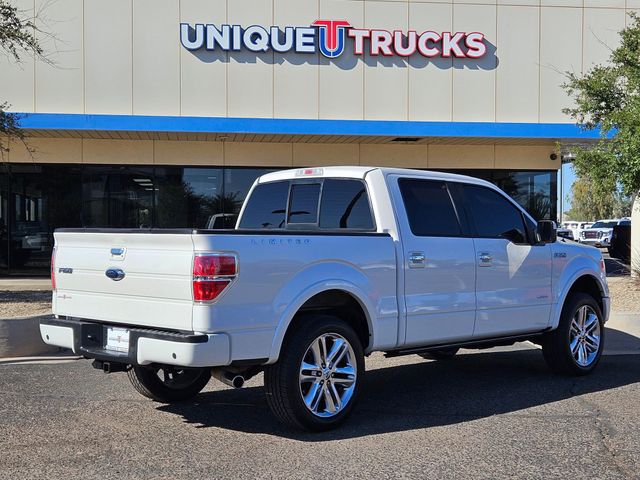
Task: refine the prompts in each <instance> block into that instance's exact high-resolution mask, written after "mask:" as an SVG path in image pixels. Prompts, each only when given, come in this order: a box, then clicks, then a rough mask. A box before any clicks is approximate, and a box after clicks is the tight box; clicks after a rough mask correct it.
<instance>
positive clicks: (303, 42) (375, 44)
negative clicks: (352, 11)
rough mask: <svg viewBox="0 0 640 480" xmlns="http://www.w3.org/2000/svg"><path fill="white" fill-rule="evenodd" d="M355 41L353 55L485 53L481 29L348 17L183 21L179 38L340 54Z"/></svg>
mask: <svg viewBox="0 0 640 480" xmlns="http://www.w3.org/2000/svg"><path fill="white" fill-rule="evenodd" d="M347 38H349V39H351V40H352V45H353V54H354V55H364V54H365V52H367V53H368V54H369V55H374V56H376V55H385V56H393V55H398V56H401V57H409V56H411V55H414V54H416V53H419V54H420V55H423V56H424V57H428V58H431V57H444V58H447V57H457V58H480V57H483V56H484V55H485V54H486V53H487V47H486V44H485V41H484V35H483V34H482V33H479V32H471V33H465V32H455V33H451V32H434V31H430V30H428V31H425V32H421V33H419V32H416V31H415V30H409V31H407V32H403V31H402V30H395V31H393V32H389V31H387V30H377V29H362V28H354V27H352V26H351V24H350V23H349V22H348V21H346V20H316V21H315V22H313V23H312V24H311V25H310V26H301V27H284V28H281V27H277V26H272V27H269V28H266V27H263V26H260V25H251V26H249V27H242V26H240V25H220V26H215V25H212V24H207V25H205V24H201V23H196V24H195V25H191V24H189V23H182V24H180V41H181V42H182V45H183V46H184V48H186V49H188V50H200V49H202V48H204V49H206V50H221V51H240V50H243V49H246V50H249V51H252V52H256V53H259V52H267V51H269V50H271V51H273V52H278V53H287V52H291V51H294V52H296V53H318V51H319V52H320V53H321V54H322V55H324V56H325V57H327V58H336V57H339V56H340V55H342V54H343V53H344V51H345V49H346V44H347Z"/></svg>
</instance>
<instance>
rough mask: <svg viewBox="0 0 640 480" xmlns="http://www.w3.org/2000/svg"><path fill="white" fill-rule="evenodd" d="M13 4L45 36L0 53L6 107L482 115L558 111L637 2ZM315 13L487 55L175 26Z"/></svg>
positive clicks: (300, 18) (141, 0)
mask: <svg viewBox="0 0 640 480" xmlns="http://www.w3.org/2000/svg"><path fill="white" fill-rule="evenodd" d="M12 2H13V3H15V4H17V5H19V7H20V8H21V9H23V10H24V12H25V14H27V15H29V14H32V12H33V11H34V9H35V10H36V11H39V12H40V14H39V15H40V17H41V20H42V22H43V23H42V28H43V29H44V30H46V31H50V32H52V33H53V34H54V36H55V38H50V37H47V36H43V35H40V39H41V41H42V44H43V46H44V48H45V50H46V51H47V52H48V54H49V58H50V60H51V61H52V62H53V65H49V64H46V63H42V62H37V63H34V62H33V60H30V59H29V58H28V56H27V57H25V59H24V63H23V64H22V65H15V64H13V63H11V62H9V61H8V59H7V58H5V56H2V57H0V92H1V96H2V98H3V99H6V100H7V101H9V102H10V103H11V104H12V105H13V107H12V108H13V110H15V111H25V112H33V111H36V112H56V113H60V112H62V113H102V114H148V115H195V116H214V117H220V116H229V117H266V118H272V117H274V118H323V119H331V118H340V119H386V120H441V121H486V122H565V121H568V119H567V118H565V117H564V116H563V114H562V113H561V109H562V107H564V106H567V105H568V99H567V97H566V95H565V93H564V92H563V90H562V89H561V87H560V84H561V83H562V81H563V77H562V73H561V72H564V71H567V70H569V71H574V72H580V71H584V70H585V69H587V68H588V67H589V66H591V65H592V64H593V63H594V62H601V61H603V60H605V59H606V58H607V56H608V54H609V52H610V50H609V49H610V48H611V47H613V46H615V44H616V42H617V37H618V35H617V32H618V31H619V30H620V29H622V28H623V27H624V25H625V21H626V16H625V11H626V10H630V9H635V8H638V7H640V0H472V1H469V2H459V1H457V0H455V1H451V0H442V1H439V0H434V1H422V0H411V1H409V0H394V1H381V0H135V1H134V0H109V1H102V0H84V1H83V0H56V1H54V2H51V1H49V0H12ZM625 7H626V9H625ZM317 18H345V19H347V20H349V21H350V22H351V23H352V25H353V26H355V27H368V28H382V29H388V30H392V29H396V28H398V29H403V30H408V29H410V28H411V29H415V30H418V31H423V30H436V31H458V30H460V31H467V32H469V31H481V32H483V33H485V34H486V38H487V40H488V41H489V42H491V43H492V44H493V45H494V46H495V47H496V51H495V55H492V54H490V55H488V56H487V57H486V58H485V59H483V60H482V62H480V64H479V65H476V66H472V65H470V63H469V62H468V61H466V60H460V59H455V60H452V59H437V60H435V61H434V62H433V63H428V62H425V59H424V58H421V57H420V56H413V57H411V58H410V59H409V60H407V59H401V58H399V57H394V58H393V59H391V60H390V59H383V58H377V59H376V58H371V57H369V56H367V57H365V58H364V59H363V58H358V59H354V58H349V56H348V55H347V54H346V53H345V54H344V55H343V56H342V57H340V58H339V59H337V60H335V61H328V60H327V59H325V58H324V57H323V58H319V57H315V56H313V55H311V56H310V55H304V54H286V55H284V56H283V55H279V54H273V53H270V52H268V53H262V54H259V55H255V54H251V53H248V52H244V51H243V52H240V53H234V54H227V53H222V54H218V53H216V54H209V55H204V57H203V56H201V55H200V56H197V55H194V54H193V53H191V52H189V51H187V50H185V49H184V48H182V46H181V45H180V40H179V23H180V22H190V23H195V22H212V23H217V24H219V23H235V24H242V25H245V26H247V25H251V24H260V25H265V26H269V25H272V24H273V25H280V26H285V25H308V24H310V23H311V22H313V21H314V20H316V19H317ZM141 148H142V147H141ZM251 148H254V147H251ZM92 155H93V154H92ZM95 155H97V156H98V157H99V154H98V153H96V154H95ZM140 155H143V156H144V155H148V154H147V153H144V152H142V151H141V152H140ZM492 161H493V160H492Z"/></svg>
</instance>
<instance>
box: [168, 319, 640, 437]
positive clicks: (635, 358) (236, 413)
mask: <svg viewBox="0 0 640 480" xmlns="http://www.w3.org/2000/svg"><path fill="white" fill-rule="evenodd" d="M613 332H615V333H613ZM613 332H610V337H613V336H614V335H616V336H618V337H620V335H622V336H624V335H626V336H628V337H631V339H633V341H635V342H636V345H640V340H639V339H637V338H636V337H632V336H631V335H628V334H624V333H622V332H616V331H613ZM631 339H626V342H625V343H627V344H628V343H629V340H631ZM638 349H640V346H638ZM413 358H415V359H416V360H415V363H412V364H404V365H395V366H391V367H386V368H378V369H374V370H369V371H367V377H366V385H365V390H364V391H363V394H362V397H361V398H360V402H359V404H358V405H357V408H356V409H355V410H354V412H353V415H352V416H351V418H350V419H349V421H348V422H347V423H346V424H345V425H343V426H342V427H340V428H339V429H337V430H334V431H330V432H325V433H320V434H310V433H300V432H297V431H295V430H291V429H289V428H287V427H285V426H283V425H281V424H280V423H279V422H278V421H277V420H275V418H274V417H273V416H272V415H271V412H270V411H269V409H268V407H267V404H266V401H265V399H264V390H263V388H262V387H257V386H250V387H249V388H245V389H242V390H232V389H225V390H216V391H209V392H204V393H202V394H201V395H199V396H198V398H197V399H196V400H195V402H191V403H183V404H174V405H165V406H161V407H159V410H161V411H164V412H169V413H173V414H176V415H180V416H181V417H183V419H184V421H185V422H186V423H189V424H194V425H196V426H197V427H198V428H204V427H217V428H223V429H229V430H234V431H240V432H245V433H261V434H269V435H275V436H281V437H286V438H289V439H294V440H298V441H305V442H323V441H331V440H341V439H348V438H356V437H361V436H365V435H375V434H380V433H388V432H402V431H407V430H414V429H420V428H429V427H437V426H445V425H454V424H458V423H463V422H469V421H473V420H476V419H481V418H486V417H490V416H492V415H500V414H505V413H512V412H517V411H519V410H523V409H527V408H531V407H537V406H543V405H548V404H551V403H553V402H558V401H561V400H566V399H570V398H572V397H576V396H580V395H584V394H587V393H592V392H599V391H605V390H610V389H613V388H617V387H622V386H625V385H629V384H633V383H636V382H640V355H631V354H629V355H626V354H625V355H608V356H604V357H603V358H602V361H601V364H600V365H599V366H598V370H597V371H596V372H595V373H594V374H592V375H589V376H585V377H578V378H571V377H562V376H558V375H554V374H552V373H551V372H550V371H549V370H548V368H547V366H546V364H545V363H544V360H543V358H542V354H541V352H540V351H538V350H520V351H513V352H486V353H471V354H462V355H458V356H457V357H455V358H454V359H451V360H448V361H441V362H435V361H425V360H422V359H418V357H413ZM260 382H261V377H260V378H257V379H254V380H252V381H251V384H256V383H260ZM551 408H553V407H551ZM576 408H578V407H576Z"/></svg>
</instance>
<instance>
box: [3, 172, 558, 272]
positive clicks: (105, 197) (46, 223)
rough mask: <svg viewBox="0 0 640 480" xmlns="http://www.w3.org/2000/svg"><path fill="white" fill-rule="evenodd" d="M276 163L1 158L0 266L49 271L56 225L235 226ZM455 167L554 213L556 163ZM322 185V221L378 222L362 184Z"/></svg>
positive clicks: (539, 214) (537, 210)
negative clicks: (325, 198)
mask: <svg viewBox="0 0 640 480" xmlns="http://www.w3.org/2000/svg"><path fill="white" fill-rule="evenodd" d="M275 170H278V169H275V168H253V167H252V168H245V167H226V168H222V167H196V166H156V167H154V166H132V165H75V164H74V165H70V164H8V163H0V274H3V275H6V274H12V275H14V274H15V275H47V274H48V269H49V261H50V257H51V249H52V247H53V235H52V234H53V230H54V229H56V228H62V227H94V228H105V227H111V228H114V227H115V228H147V227H153V228H214V229H218V228H233V227H234V226H235V222H236V219H237V215H238V213H239V211H240V208H241V206H242V203H243V201H244V199H245V197H246V195H247V193H248V192H249V190H250V188H251V186H252V185H253V183H254V181H255V180H256V178H258V177H259V176H260V175H264V174H266V173H269V172H273V171H275ZM455 172H456V173H462V174H467V175H472V176H477V177H480V178H484V179H485V180H489V181H491V182H493V183H495V184H497V185H498V186H500V187H501V188H502V189H503V190H505V191H506V192H507V193H508V194H510V195H511V196H513V198H514V199H515V200H516V201H517V202H519V203H520V204H521V205H522V206H523V207H524V208H525V209H527V210H528V211H529V212H530V213H531V214H532V215H533V216H534V217H535V218H536V219H539V218H555V214H556V206H555V198H556V172H555V171H531V172H521V171H517V172H516V171H506V170H494V171H488V170H467V171H460V170H456V171H455ZM333 182H335V183H333ZM323 188H324V189H326V190H327V192H333V193H332V196H333V197H334V200H332V201H331V202H329V203H327V204H323V203H322V202H321V205H320V218H319V222H320V224H321V225H322V227H323V228H336V224H338V225H340V227H339V228H355V229H363V230H367V229H369V227H370V228H373V220H372V218H371V217H370V212H369V209H368V203H369V202H368V199H366V195H365V194H362V195H360V192H361V190H362V188H361V184H359V183H357V182H352V181H345V180H335V181H331V182H329V181H327V182H325V185H324V187H323ZM284 204H285V205H286V199H285V201H284ZM272 210H274V209H272ZM276 210H277V209H276ZM280 210H282V209H280ZM339 212H342V214H340V215H338V213H339ZM274 215H275V217H277V218H275V217H274V218H271V219H270V220H268V221H267V223H270V224H272V225H275V224H278V225H279V224H280V223H281V222H282V221H283V220H284V218H283V217H284V211H281V212H276V213H275V214H274ZM263 223H264V222H263ZM343 224H344V225H346V227H342V226H341V225H343ZM254 228H259V227H254Z"/></svg>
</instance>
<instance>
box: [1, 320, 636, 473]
mask: <svg viewBox="0 0 640 480" xmlns="http://www.w3.org/2000/svg"><path fill="white" fill-rule="evenodd" d="M608 333H609V335H610V337H611V339H612V340H613V339H616V337H617V340H616V342H617V344H618V345H623V346H624V348H622V349H619V348H617V349H616V351H617V354H615V355H614V354H611V355H606V356H604V357H603V359H602V362H601V364H600V365H599V368H598V370H597V371H596V372H595V373H594V374H592V375H590V376H586V377H580V378H567V377H560V376H556V375H553V374H551V373H550V372H549V371H548V370H547V368H546V365H545V364H544V361H543V359H542V355H541V352H540V351H539V350H537V349H535V348H533V347H532V346H531V345H529V344H519V345H518V346H516V347H511V348H503V349H500V350H495V349H494V350H486V351H468V352H464V353H463V354H460V355H458V356H456V357H455V358H453V359H452V360H449V361H441V362H437V361H426V360H422V359H421V358H420V357H417V356H408V357H401V358H395V359H385V358H384V357H383V356H382V355H381V354H374V355H373V356H371V357H370V358H369V359H368V360H367V378H366V390H365V392H364V395H363V398H362V399H361V401H360V403H359V405H358V406H357V409H356V411H355V412H354V415H353V416H352V418H351V419H350V421H349V422H348V423H347V424H346V425H344V426H343V427H342V428H341V429H339V430H336V431H332V432H328V433H322V434H308V433H299V432H297V431H293V430H290V429H288V428H286V427H283V426H282V425H280V424H279V423H278V422H277V421H276V420H275V419H274V418H273V417H272V415H271V413H270V411H269V409H268V407H267V405H266V402H265V399H264V391H263V388H262V376H258V377H255V378H254V379H252V380H250V381H249V382H248V385H247V387H246V388H243V389H241V390H232V389H230V388H228V387H226V386H224V385H222V384H220V383H219V382H216V381H215V380H212V381H211V383H210V384H209V386H208V387H207V389H206V390H205V391H204V392H203V393H202V394H200V395H199V396H198V397H197V399H196V400H195V401H191V402H187V403H182V404H175V405H162V404H158V403H153V402H151V401H150V400H147V399H144V398H142V397H141V396H139V395H138V394H137V393H135V392H134V390H133V388H132V387H131V385H130V384H129V382H128V379H127V377H126V375H125V374H110V375H106V374H103V373H101V372H99V371H97V370H94V369H92V368H91V366H90V361H88V360H76V361H68V362H62V363H60V362H59V361H58V362H43V363H36V364H32V363H29V362H23V363H17V364H4V365H0V478H2V479H5V478H6V479H22V478H24V479H36V478H43V479H44V478H46V479H55V478H85V479H89V478H113V479H129V478H136V479H139V478H173V479H176V478H178V479H183V478H184V479H203V478H233V479H236V478H323V479H326V478H367V479H371V478H491V479H496V478H550V477H565V478H569V477H570V478H576V479H579V478H590V479H593V478H598V479H609V478H611V479H614V478H640V415H639V413H640V408H639V405H640V401H639V400H638V399H639V398H640V355H637V354H634V353H633V352H635V351H639V350H640V340H639V339H638V338H637V337H635V336H633V335H629V334H626V333H624V332H619V331H615V330H612V331H610V332H608Z"/></svg>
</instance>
